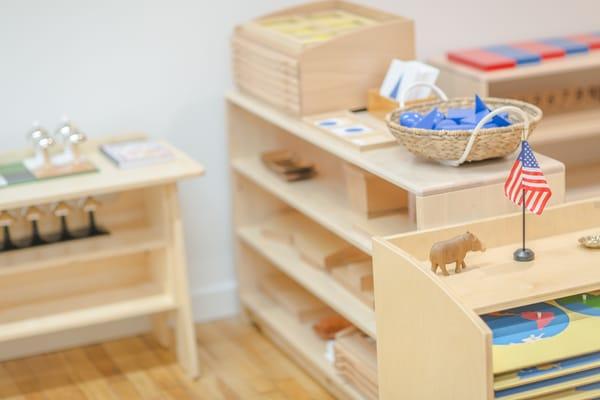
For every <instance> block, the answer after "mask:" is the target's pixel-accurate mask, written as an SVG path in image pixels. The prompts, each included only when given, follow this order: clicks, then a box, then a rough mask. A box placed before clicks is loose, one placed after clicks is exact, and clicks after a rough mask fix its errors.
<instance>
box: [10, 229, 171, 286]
mask: <svg viewBox="0 0 600 400" xmlns="http://www.w3.org/2000/svg"><path fill="white" fill-rule="evenodd" d="M165 245H166V242H165V239H164V238H163V237H161V235H160V233H159V232H156V231H153V230H151V229H147V228H146V229H143V228H139V229H129V230H122V231H113V232H111V233H110V234H109V235H104V236H98V237H93V238H86V239H78V240H72V241H68V242H62V243H53V244H49V245H44V246H37V247H32V248H28V249H21V250H13V251H10V252H6V253H0V277H2V276H6V275H10V274H16V273H22V272H29V271H35V270H39V269H44V268H51V267H54V266H59V265H65V264H69V263H75V262H81V261H90V260H97V259H101V258H105V257H115V256H123V255H128V254H135V253H140V252H143V251H149V250H155V249H159V248H162V247H164V246H165Z"/></svg>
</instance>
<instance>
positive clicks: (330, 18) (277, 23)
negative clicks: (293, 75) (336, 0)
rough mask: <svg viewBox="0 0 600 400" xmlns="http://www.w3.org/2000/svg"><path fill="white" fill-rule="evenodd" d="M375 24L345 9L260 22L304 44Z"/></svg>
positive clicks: (266, 27)
mask: <svg viewBox="0 0 600 400" xmlns="http://www.w3.org/2000/svg"><path fill="white" fill-rule="evenodd" d="M373 24H375V21H374V20H372V19H369V18H365V17H363V16H360V15H358V14H354V13H351V12H348V11H343V10H329V11H321V12H315V13H309V14H298V15H285V16H280V17H274V18H268V19H264V20H262V21H259V22H258V25H259V26H260V27H262V28H265V29H268V30H270V31H272V32H275V33H277V34H279V35H282V36H285V37H286V38H288V39H292V40H294V41H297V42H300V43H303V44H309V43H317V42H323V41H326V40H329V39H331V38H333V37H335V36H337V35H340V34H343V33H346V32H350V31H353V30H356V29H359V28H362V27H364V26H369V25H373Z"/></svg>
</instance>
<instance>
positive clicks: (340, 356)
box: [334, 328, 379, 400]
mask: <svg viewBox="0 0 600 400" xmlns="http://www.w3.org/2000/svg"><path fill="white" fill-rule="evenodd" d="M334 350H335V366H336V368H337V369H338V371H339V372H340V374H342V376H343V377H344V379H346V380H347V381H348V382H349V383H351V384H352V385H353V386H354V387H356V388H357V389H358V390H359V391H360V392H361V393H363V394H364V396H365V397H366V398H367V399H370V400H371V399H372V400H377V399H378V398H379V397H378V389H377V346H376V343H375V341H374V340H373V339H372V338H370V337H368V336H366V335H364V334H363V333H361V332H360V331H358V330H356V329H354V328H349V329H346V330H344V331H342V332H340V333H338V334H337V335H336V338H335V345H334Z"/></svg>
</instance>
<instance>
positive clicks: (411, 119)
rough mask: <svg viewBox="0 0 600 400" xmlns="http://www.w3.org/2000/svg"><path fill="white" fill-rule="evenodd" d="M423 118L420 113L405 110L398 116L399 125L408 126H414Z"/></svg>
mask: <svg viewBox="0 0 600 400" xmlns="http://www.w3.org/2000/svg"><path fill="white" fill-rule="evenodd" d="M421 118H423V117H422V116H421V114H419V113H416V112H405V113H402V115H401V116H400V125H402V126H407V127H409V128H412V127H414V126H415V125H416V124H417V123H418V122H419V121H420V120H421Z"/></svg>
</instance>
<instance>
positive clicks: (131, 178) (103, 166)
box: [0, 135, 204, 210]
mask: <svg viewBox="0 0 600 400" xmlns="http://www.w3.org/2000/svg"><path fill="white" fill-rule="evenodd" d="M144 137H145V136H144V135H131V136H130V137H123V136H120V137H119V136H118V137H114V138H110V137H109V138H104V139H100V140H90V141H89V142H88V143H85V144H84V145H83V147H82V152H83V154H84V155H85V157H87V158H88V159H89V160H90V161H91V162H92V163H93V164H94V165H95V166H96V168H97V169H98V172H91V173H86V174H76V175H71V176H67V177H60V178H56V179H46V180H41V181H34V182H31V183H24V184H20V185H12V186H8V187H3V188H1V189H0V190H1V196H0V209H2V210H10V209H13V208H22V207H26V206H30V205H40V204H44V203H52V202H55V201H64V200H68V199H76V198H84V197H88V196H96V195H100V194H104V193H114V192H118V191H125V190H132V189H139V188H143V187H150V186H154V185H161V184H167V183H172V182H176V181H178V180H180V179H184V178H191V177H196V176H200V175H202V174H203V173H204V167H203V166H201V165H200V164H198V163H197V162H196V161H194V160H193V159H191V158H190V157H188V156H187V155H186V154H184V153H183V152H182V151H180V150H178V149H177V148H175V147H173V146H171V145H170V144H168V143H167V142H164V141H161V142H160V143H161V144H162V145H164V146H165V147H166V148H168V149H169V150H170V151H171V152H172V154H173V160H172V161H170V162H168V163H161V164H156V165H147V166H145V167H142V168H130V169H121V168H119V167H117V166H116V165H115V164H114V163H113V162H111V161H110V160H109V159H108V158H107V157H106V156H105V155H104V154H103V153H101V152H100V149H99V146H100V145H101V144H104V143H109V142H114V141H122V140H124V139H126V138H127V139H142V138H144ZM27 157H31V154H30V153H29V152H15V153H12V154H6V155H4V154H2V155H1V156H0V158H1V159H2V160H3V163H4V162H11V161H20V160H22V159H23V158H27Z"/></svg>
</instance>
